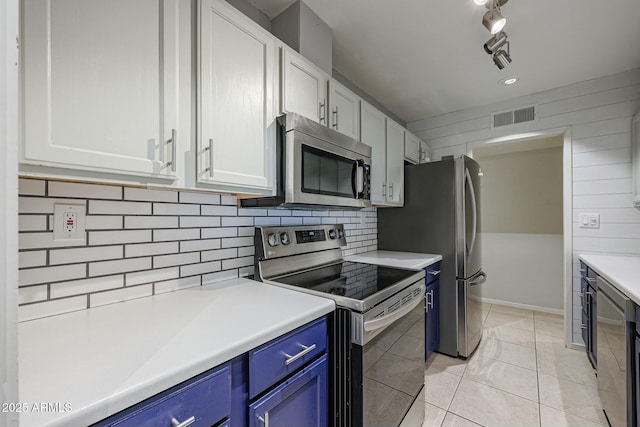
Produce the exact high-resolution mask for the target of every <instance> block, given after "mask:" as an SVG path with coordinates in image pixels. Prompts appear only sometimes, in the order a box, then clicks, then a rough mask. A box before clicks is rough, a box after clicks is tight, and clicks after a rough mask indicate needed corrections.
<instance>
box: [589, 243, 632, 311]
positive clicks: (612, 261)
mask: <svg viewBox="0 0 640 427" xmlns="http://www.w3.org/2000/svg"><path fill="white" fill-rule="evenodd" d="M580 259H581V260H582V261H584V262H585V263H586V264H587V265H588V266H589V267H591V268H592V269H593V270H595V272H596V273H598V275H600V276H602V277H604V278H605V279H606V280H607V281H608V282H609V283H611V284H612V285H613V286H615V287H616V288H618V290H619V291H620V292H622V293H623V294H625V295H626V296H628V297H629V298H631V300H632V301H633V302H635V303H636V304H638V305H640V257H637V256H621V255H591V254H584V255H580Z"/></svg>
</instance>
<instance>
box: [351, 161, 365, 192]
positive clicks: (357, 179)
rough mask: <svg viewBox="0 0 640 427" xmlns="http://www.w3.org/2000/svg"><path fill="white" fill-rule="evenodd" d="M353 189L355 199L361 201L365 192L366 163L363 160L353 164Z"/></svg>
mask: <svg viewBox="0 0 640 427" xmlns="http://www.w3.org/2000/svg"><path fill="white" fill-rule="evenodd" d="M351 189H352V190H353V197H354V198H356V199H360V198H361V194H362V192H363V191H364V162H363V161H362V160H354V162H353V169H352V171H351Z"/></svg>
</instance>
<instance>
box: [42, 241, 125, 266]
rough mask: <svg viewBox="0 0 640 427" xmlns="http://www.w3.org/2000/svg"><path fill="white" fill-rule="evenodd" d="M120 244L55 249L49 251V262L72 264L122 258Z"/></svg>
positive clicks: (52, 263)
mask: <svg viewBox="0 0 640 427" xmlns="http://www.w3.org/2000/svg"><path fill="white" fill-rule="evenodd" d="M122 256H123V249H122V246H100V247H95V248H74V249H55V250H51V251H49V264H50V265H57V264H74V263H79V262H88V261H102V260H106V259H118V258H122Z"/></svg>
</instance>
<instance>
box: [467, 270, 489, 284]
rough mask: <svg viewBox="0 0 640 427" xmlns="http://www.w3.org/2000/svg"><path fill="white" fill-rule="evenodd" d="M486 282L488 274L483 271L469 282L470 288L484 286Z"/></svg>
mask: <svg viewBox="0 0 640 427" xmlns="http://www.w3.org/2000/svg"><path fill="white" fill-rule="evenodd" d="M486 281H487V273H485V272H484V271H481V272H480V273H478V274H477V275H476V276H475V277H474V278H473V279H471V280H469V286H478V285H482V284H483V283H484V282H486Z"/></svg>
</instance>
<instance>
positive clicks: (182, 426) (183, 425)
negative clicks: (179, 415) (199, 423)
mask: <svg viewBox="0 0 640 427" xmlns="http://www.w3.org/2000/svg"><path fill="white" fill-rule="evenodd" d="M195 422H196V417H194V416H192V417H191V418H187V419H186V420H184V421H183V422H180V421H178V420H176V419H175V418H171V425H173V427H187V426H190V425H191V424H193V423H195Z"/></svg>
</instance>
